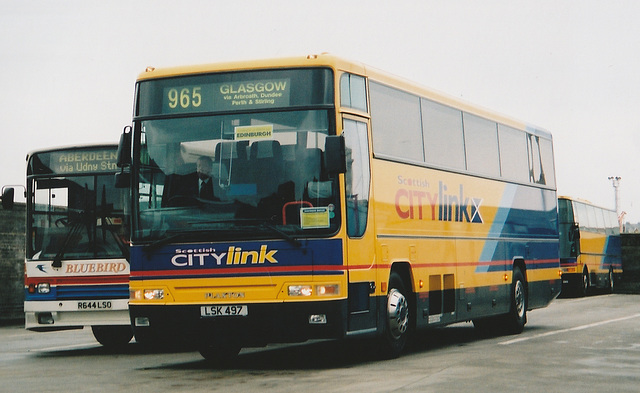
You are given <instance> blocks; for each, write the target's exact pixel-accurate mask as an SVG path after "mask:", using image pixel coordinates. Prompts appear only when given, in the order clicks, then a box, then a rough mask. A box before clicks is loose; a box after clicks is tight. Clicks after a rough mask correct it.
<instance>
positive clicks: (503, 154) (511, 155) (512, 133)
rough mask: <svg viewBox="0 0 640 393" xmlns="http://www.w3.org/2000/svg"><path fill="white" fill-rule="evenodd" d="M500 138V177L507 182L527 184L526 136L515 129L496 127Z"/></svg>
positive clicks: (502, 126)
mask: <svg viewBox="0 0 640 393" xmlns="http://www.w3.org/2000/svg"><path fill="white" fill-rule="evenodd" d="M498 137H499V138H500V169H501V170H502V177H504V178H506V179H508V180H514V181H521V182H528V181H529V165H528V163H527V160H526V159H525V158H524V157H527V139H526V134H525V133H524V132H522V131H520V130H516V129H515V128H511V127H507V126H504V125H502V124H500V125H498Z"/></svg>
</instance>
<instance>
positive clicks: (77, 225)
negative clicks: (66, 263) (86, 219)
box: [51, 221, 82, 268]
mask: <svg viewBox="0 0 640 393" xmlns="http://www.w3.org/2000/svg"><path fill="white" fill-rule="evenodd" d="M81 230H82V221H76V222H74V223H73V226H72V227H71V229H69V232H67V235H66V236H65V238H64V242H62V246H60V249H59V250H58V252H57V253H56V256H55V257H53V263H52V264H51V266H52V267H54V268H61V267H62V258H64V253H65V252H66V250H67V248H68V247H69V245H70V244H71V241H72V240H73V239H75V238H76V237H77V236H78V233H79V232H80V231H81Z"/></svg>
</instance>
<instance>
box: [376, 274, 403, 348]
mask: <svg viewBox="0 0 640 393" xmlns="http://www.w3.org/2000/svg"><path fill="white" fill-rule="evenodd" d="M407 294H408V293H407V291H406V289H405V286H404V283H403V281H402V278H401V277H400V275H399V274H397V273H391V276H390V277H389V292H388V293H387V303H386V307H385V315H386V317H385V331H384V335H383V337H382V339H381V345H380V347H381V355H382V357H384V358H388V359H391V358H396V357H398V356H400V353H401V352H402V350H403V349H404V347H405V345H406V343H407V336H408V335H409V330H410V323H411V320H410V312H409V301H408V298H407Z"/></svg>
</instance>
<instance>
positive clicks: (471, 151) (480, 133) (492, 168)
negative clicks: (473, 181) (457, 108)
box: [463, 113, 500, 177]
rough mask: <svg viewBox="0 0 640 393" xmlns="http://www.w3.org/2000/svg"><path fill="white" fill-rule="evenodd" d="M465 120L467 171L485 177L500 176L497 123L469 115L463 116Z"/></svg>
mask: <svg viewBox="0 0 640 393" xmlns="http://www.w3.org/2000/svg"><path fill="white" fill-rule="evenodd" d="M463 119H464V141H465V149H466V153H467V169H468V170H469V171H471V172H476V173H481V174H484V175H490V176H495V177H498V176H500V160H499V157H500V156H499V153H498V129H497V125H496V123H494V122H492V121H489V120H487V119H483V118H481V117H478V116H474V115H470V114H468V113H465V114H464V115H463Z"/></svg>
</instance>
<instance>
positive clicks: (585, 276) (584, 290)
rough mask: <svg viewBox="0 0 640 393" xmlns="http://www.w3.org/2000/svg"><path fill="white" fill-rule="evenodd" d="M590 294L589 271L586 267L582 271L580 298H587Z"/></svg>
mask: <svg viewBox="0 0 640 393" xmlns="http://www.w3.org/2000/svg"><path fill="white" fill-rule="evenodd" d="M588 294H589V271H588V270H587V268H586V267H585V268H584V270H583V271H582V285H581V286H580V293H579V295H580V296H587V295H588Z"/></svg>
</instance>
